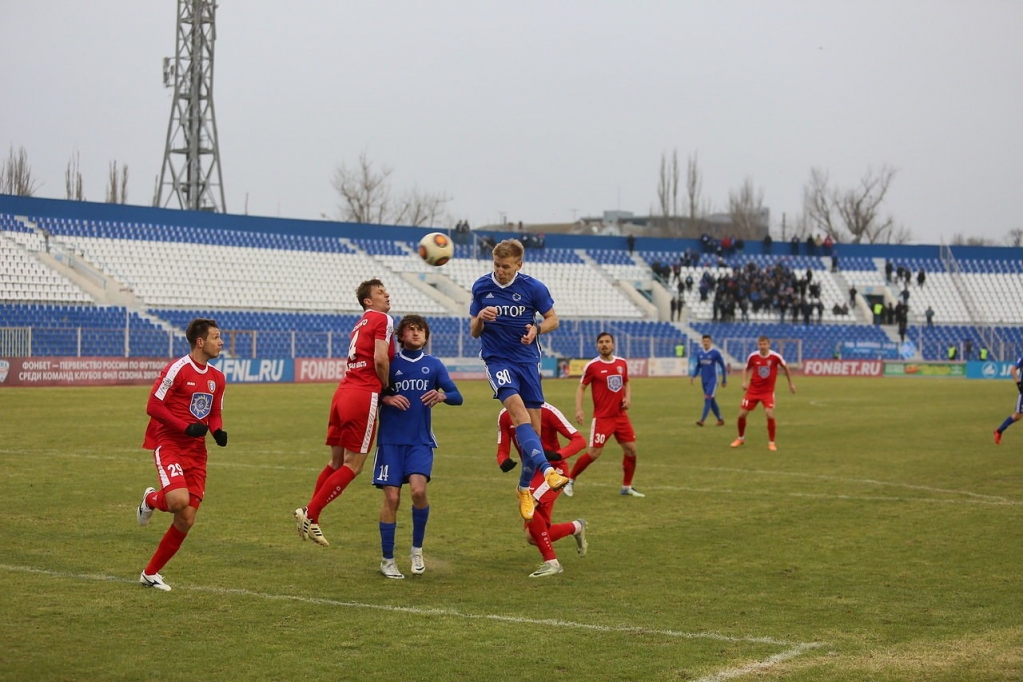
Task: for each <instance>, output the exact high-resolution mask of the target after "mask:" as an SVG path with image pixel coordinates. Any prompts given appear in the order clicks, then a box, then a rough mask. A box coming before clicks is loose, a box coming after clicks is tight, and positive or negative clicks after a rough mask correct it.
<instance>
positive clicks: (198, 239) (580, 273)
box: [0, 213, 1022, 359]
mask: <svg viewBox="0 0 1024 682" xmlns="http://www.w3.org/2000/svg"><path fill="white" fill-rule="evenodd" d="M44 230H45V232H44ZM46 233H48V236H45V237H44V235H45V234H46ZM467 238H468V236H467ZM616 244H617V246H616V247H610V248H607V249H603V248H594V247H593V246H592V245H590V246H588V247H587V248H586V249H573V248H561V247H559V248H552V247H547V248H530V249H528V250H527V253H526V256H525V259H524V260H525V265H524V268H523V272H524V273H526V274H530V275H534V276H536V277H537V278H539V279H540V280H542V281H544V282H545V283H546V284H547V285H548V287H549V288H550V290H551V292H552V295H553V297H554V299H555V300H556V309H557V311H558V314H559V318H560V319H561V320H562V325H561V327H560V328H559V330H557V331H556V332H555V333H553V334H551V335H549V336H546V337H545V338H544V339H543V340H542V341H543V344H544V346H545V348H546V350H547V351H548V352H550V353H554V354H557V355H561V356H579V357H590V356H592V355H593V353H594V339H595V337H596V335H597V333H598V332H600V331H606V330H607V331H610V332H612V333H613V334H615V336H616V338H617V345H618V348H617V352H618V353H619V354H620V355H624V356H630V357H644V356H671V355H673V354H674V352H675V346H676V345H677V344H678V343H680V341H681V340H685V339H686V338H687V331H689V333H690V334H691V335H692V334H694V333H697V334H699V333H702V332H705V331H708V332H710V333H712V334H713V336H714V337H715V338H716V342H717V341H722V342H724V341H725V340H727V339H736V340H737V341H736V342H735V344H740V342H739V340H741V339H743V340H745V341H743V343H746V342H747V341H746V340H748V339H750V338H753V337H756V336H758V335H759V334H761V333H768V335H770V336H772V337H775V338H784V339H791V340H793V341H794V342H795V341H799V348H800V352H801V354H802V356H803V357H804V358H811V357H832V355H833V353H834V352H835V347H836V344H837V343H838V342H841V341H852V340H864V341H889V342H891V341H892V340H893V338H894V335H893V334H892V331H893V330H892V329H891V328H889V329H885V328H880V327H876V326H874V325H871V324H869V323H868V322H869V320H865V319H862V318H859V317H858V316H857V314H856V310H854V311H853V313H854V314H853V315H851V316H848V317H847V316H841V315H834V314H833V312H832V307H833V305H834V304H836V303H841V302H845V301H847V300H848V294H847V289H848V288H849V286H851V285H853V286H856V287H857V288H858V289H859V290H860V291H861V293H867V292H868V291H874V292H876V293H877V292H885V294H886V296H887V299H888V300H896V299H897V298H898V297H899V296H900V293H901V291H902V288H903V287H902V284H901V285H896V284H894V283H890V282H888V281H887V280H886V277H885V269H884V264H885V259H884V258H868V257H863V256H846V255H843V253H842V252H843V249H842V247H840V259H839V263H840V269H839V272H838V273H832V272H831V271H830V265H831V261H830V259H829V258H827V257H818V256H806V255H799V256H789V255H765V254H763V253H753V252H749V253H744V252H743V251H738V252H736V253H733V254H730V255H725V256H723V257H722V258H721V260H719V257H718V256H716V255H714V254H709V253H702V254H699V255H698V261H697V264H696V265H691V266H689V267H684V268H682V269H681V271H680V279H685V277H686V276H687V275H688V274H689V275H691V276H692V277H693V279H694V280H695V282H696V281H699V280H700V277H701V276H702V275H703V274H704V273H705V272H707V273H709V274H710V275H711V276H712V277H714V278H716V279H717V278H718V277H720V276H726V275H730V274H732V273H733V272H734V271H735V269H736V268H743V267H745V266H747V265H748V264H753V265H754V266H756V267H757V268H771V267H774V266H776V265H777V264H781V265H783V266H785V267H787V268H789V269H791V270H792V271H793V272H794V273H796V274H797V275H803V273H805V272H806V271H807V270H810V271H811V272H812V273H813V276H812V277H813V281H814V282H816V283H817V284H818V285H820V287H821V296H820V300H821V301H822V302H823V304H824V314H823V315H822V320H821V322H822V324H809V325H805V324H803V320H802V319H800V320H798V322H799V323H793V322H792V318H791V317H790V316H787V317H786V320H785V322H784V323H780V317H779V313H778V312H777V311H773V310H765V311H762V312H759V313H756V314H755V313H751V314H750V315H749V320H744V319H741V317H740V315H739V313H737V320H736V321H735V322H733V323H730V324H722V323H715V322H713V321H712V318H713V317H714V310H713V305H712V298H711V297H710V296H709V297H708V299H707V300H705V301H701V300H700V293H699V290H698V286H697V285H696V284H695V285H694V287H693V289H692V290H691V291H688V292H685V293H684V294H683V299H684V301H685V309H684V315H683V320H684V322H683V323H678V324H674V323H670V322H665V321H658V320H656V319H653V316H652V315H651V314H650V313H649V310H651V309H653V308H652V305H653V303H652V304H651V305H648V304H646V303H644V302H643V301H642V300H640V299H639V296H641V295H642V296H644V297H646V298H647V300H650V301H652V302H653V300H654V297H653V293H654V290H655V289H656V288H658V287H660V286H665V287H666V289H668V291H669V293H670V294H675V293H676V290H677V280H676V278H675V277H671V276H670V277H668V278H667V280H666V279H665V278H659V277H657V276H655V275H654V273H653V272H652V268H651V265H652V264H654V263H655V262H658V263H662V264H666V265H672V264H673V263H675V262H677V261H678V259H679V256H680V253H681V250H680V251H678V252H677V251H674V250H665V249H643V248H641V249H637V250H636V252H635V253H632V254H631V253H629V252H628V251H626V250H624V249H623V248H622V247H621V244H618V242H616ZM51 247H52V249H53V250H54V251H55V252H57V251H61V250H67V252H69V253H73V254H75V256H76V257H78V258H80V259H82V260H84V261H86V262H88V263H90V264H92V265H93V266H95V268H96V269H97V270H98V271H99V272H101V273H102V274H103V276H104V277H106V278H108V279H109V281H110V282H111V283H115V284H119V285H121V286H122V287H123V288H125V289H126V290H129V291H130V292H131V294H133V295H134V296H135V297H136V298H137V299H138V300H140V301H141V302H142V303H143V304H144V306H145V310H139V311H136V310H134V309H132V310H128V311H126V309H125V308H124V307H119V306H105V305H97V304H96V301H95V300H94V299H93V298H92V297H91V296H90V295H89V294H88V293H86V292H85V291H83V290H82V289H81V288H79V287H78V286H76V285H75V284H74V283H73V282H72V281H71V280H69V279H67V278H65V277H64V276H62V275H61V274H59V272H58V271H56V270H55V269H53V268H51V267H50V266H49V265H47V262H52V261H47V260H46V259H44V258H42V257H41V256H42V255H43V252H44V251H46V250H48V249H50V248H51ZM415 248H416V241H415V240H414V239H408V240H402V239H397V240H396V239H387V238H374V237H372V236H369V237H368V236H366V235H365V234H361V235H359V236H358V237H354V238H346V237H344V236H341V234H339V235H335V236H322V235H320V236H313V235H309V234H291V233H287V232H270V231H258V230H240V229H215V228H211V227H202V226H191V225H179V224H170V225H164V224H160V223H158V222H141V221H133V222H128V221H116V220H97V219H95V218H88V219H86V218H82V219H79V218H73V217H72V218H68V217H52V216H47V215H41V216H35V217H29V218H16V217H15V216H14V215H11V214H9V213H0V303H2V304H3V305H0V327H23V326H26V327H31V328H32V329H33V330H34V333H33V349H32V353H33V354H35V355H45V354H59V355H64V354H69V355H75V354H83V355H88V354H101V355H107V354H113V355H119V354H123V353H124V352H125V343H124V330H125V320H126V319H127V320H128V331H129V337H130V340H129V343H128V349H127V352H129V353H130V354H133V355H157V356H165V355H169V354H172V353H179V352H182V349H183V344H184V340H183V338H182V336H181V331H182V330H183V328H184V326H185V325H186V324H187V322H188V321H189V320H190V319H192V318H193V317H195V316H198V315H202V316H209V317H214V318H215V319H218V321H219V322H220V324H221V326H222V328H223V329H224V330H225V332H226V333H227V337H228V346H229V353H231V354H233V355H237V356H240V357H250V356H259V357H268V356H275V357H276V356H282V355H284V356H300V357H301V356H307V357H326V356H337V355H338V353H339V350H340V349H341V346H339V344H343V343H344V339H346V338H347V335H348V333H349V331H350V329H351V326H352V324H353V322H354V321H355V319H356V318H357V316H358V315H359V314H360V312H361V308H360V306H359V304H358V301H356V298H355V288H356V286H357V285H358V283H359V282H361V281H363V280H365V279H367V278H369V277H373V276H379V277H381V278H382V279H383V280H384V281H385V283H386V285H387V286H388V289H389V291H390V293H391V295H392V304H393V310H392V312H393V314H394V315H395V316H396V317H398V316H400V315H401V314H402V313H404V312H418V313H422V314H425V315H427V316H428V317H429V319H430V320H431V326H432V335H431V346H430V350H431V352H433V353H435V354H438V355H442V356H461V357H465V356H472V355H475V354H476V352H477V351H478V350H479V343H478V341H476V340H475V339H472V338H471V337H470V336H469V334H468V323H467V320H466V314H465V313H466V308H465V300H466V297H467V296H468V291H469V290H470V288H471V287H472V285H473V283H474V282H475V281H476V280H477V279H478V278H479V277H480V276H481V275H483V274H486V273H487V272H489V270H490V264H489V260H490V258H489V252H488V251H487V250H486V249H481V248H480V247H479V246H478V244H477V243H476V242H473V241H472V240H470V241H469V243H460V244H457V245H456V257H455V259H454V260H453V261H451V262H450V263H449V264H447V265H445V266H444V267H443V268H433V267H431V266H428V265H426V264H425V263H423V262H422V261H421V260H420V259H418V258H416V257H415V256H414V254H415ZM893 262H894V264H897V265H903V266H905V267H906V268H908V269H910V270H911V272H912V273H913V274H914V276H913V278H912V281H911V284H910V285H909V287H908V292H909V306H910V318H911V320H910V321H911V329H910V331H909V333H908V340H909V341H911V342H912V343H913V344H915V347H916V348H917V350H918V351H919V352H920V353H921V356H922V357H924V358H925V359H942V358H944V357H946V349H947V348H948V345H949V344H955V343H960V344H962V343H963V341H964V340H966V339H970V340H971V342H972V344H973V346H974V348H976V349H977V348H979V347H980V344H981V343H982V339H983V338H990V339H993V340H995V341H996V342H997V343H998V344H999V345H1000V347H1001V348H1000V350H1001V351H1002V352H1003V353H1004V354H1005V353H1006V352H1009V349H1012V348H1016V349H1018V350H1016V351H1015V352H1016V353H1019V347H1020V343H1021V310H1022V286H1021V283H1022V272H1021V270H1022V268H1021V262H1020V261H1019V260H1012V259H1006V258H1003V259H1001V260H997V259H993V260H985V259H962V260H959V261H957V262H956V264H955V267H952V269H951V267H950V266H949V264H947V263H946V262H944V261H943V260H942V259H940V258H899V259H893ZM918 270H924V271H925V273H926V281H925V284H924V286H918V284H917V278H916V273H917V272H918ZM628 290H634V291H636V292H639V293H638V294H634V293H628V294H627V291H628ZM453 292H454V293H453ZM460 292H461V293H460ZM638 301H639V302H638ZM26 304H27V305H26ZM929 306H930V307H931V308H932V309H933V310H934V311H935V317H934V322H935V324H936V326H935V327H934V328H927V327H925V326H924V313H925V310H926V309H927V308H928V307H929ZM816 319H817V315H816V314H815V315H813V316H812V321H816ZM978 327H981V328H982V329H979V328H978ZM987 327H991V329H985V328H987ZM339 337H340V338H339ZM691 340H692V337H691ZM735 347H736V348H739V347H740V345H735ZM737 352H739V351H737Z"/></svg>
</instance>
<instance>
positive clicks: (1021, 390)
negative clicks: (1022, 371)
mask: <svg viewBox="0 0 1024 682" xmlns="http://www.w3.org/2000/svg"><path fill="white" fill-rule="evenodd" d="M1020 385H1021V382H1020V381H1018V382H1017V393H1024V389H1022V388H1021V387H1020Z"/></svg>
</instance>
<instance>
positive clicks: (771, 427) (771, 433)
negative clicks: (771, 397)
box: [768, 419, 775, 443]
mask: <svg viewBox="0 0 1024 682" xmlns="http://www.w3.org/2000/svg"><path fill="white" fill-rule="evenodd" d="M768 442H769V443H774V442H775V420H774V419H769V420H768Z"/></svg>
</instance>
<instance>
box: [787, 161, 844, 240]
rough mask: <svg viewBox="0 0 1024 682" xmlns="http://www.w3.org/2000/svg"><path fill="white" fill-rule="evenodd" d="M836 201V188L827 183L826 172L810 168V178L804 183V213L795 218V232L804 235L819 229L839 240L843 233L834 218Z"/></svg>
mask: <svg viewBox="0 0 1024 682" xmlns="http://www.w3.org/2000/svg"><path fill="white" fill-rule="evenodd" d="M836 201H837V194H836V190H834V189H832V188H831V187H829V184H828V172H827V171H823V170H821V169H820V168H812V169H811V179H810V180H809V181H808V182H807V184H806V185H804V213H803V215H802V216H801V217H800V218H798V219H797V228H798V229H797V234H798V235H799V236H801V237H805V236H807V234H813V233H814V232H815V231H819V232H822V233H824V234H828V235H832V239H834V240H836V241H840V240H841V239H842V238H843V235H842V234H840V230H839V226H838V225H836V224H835V219H834V215H835V205H836Z"/></svg>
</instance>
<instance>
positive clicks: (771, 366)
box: [732, 336, 796, 451]
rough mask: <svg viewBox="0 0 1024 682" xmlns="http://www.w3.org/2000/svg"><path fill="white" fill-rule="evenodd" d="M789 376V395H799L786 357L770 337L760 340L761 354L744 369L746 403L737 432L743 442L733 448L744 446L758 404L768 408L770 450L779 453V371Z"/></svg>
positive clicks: (739, 419) (749, 359)
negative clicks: (777, 390)
mask: <svg viewBox="0 0 1024 682" xmlns="http://www.w3.org/2000/svg"><path fill="white" fill-rule="evenodd" d="M780 367H781V368H782V371H783V372H785V373H786V381H788V382H789V392H790V393H796V386H794V385H793V377H791V376H790V374H789V367H788V366H786V361H785V360H783V359H782V356H781V355H779V354H778V353H776V352H775V351H773V350H772V343H771V340H770V339H769V338H768V337H767V336H759V337H757V351H756V352H754V353H751V354H750V355H749V356H748V357H747V366H746V367H745V368H744V369H743V390H744V391H745V393H744V395H743V401H742V402H741V403H740V414H739V417H738V418H737V419H736V428H737V430H738V431H739V438H737V439H736V440H734V441H733V442H732V447H734V448H738V447H739V446H741V445H743V442H744V439H743V433H744V432H745V431H746V430H747V415H748V414H750V411H751V410H753V409H754V408H755V407H757V404H758V403H763V404H764V416H765V417H766V418H767V419H768V449H769V450H772V451H774V450H776V449H777V448H776V447H775V379H776V378H777V377H778V374H779V368H780Z"/></svg>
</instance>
